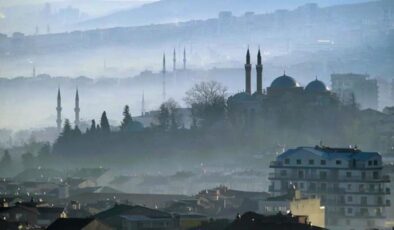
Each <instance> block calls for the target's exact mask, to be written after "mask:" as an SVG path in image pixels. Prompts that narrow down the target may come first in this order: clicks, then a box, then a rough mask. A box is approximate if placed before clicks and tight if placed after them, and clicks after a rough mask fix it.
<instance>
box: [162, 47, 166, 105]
mask: <svg viewBox="0 0 394 230" xmlns="http://www.w3.org/2000/svg"><path fill="white" fill-rule="evenodd" d="M162 74H163V102H164V101H165V100H166V54H165V53H164V54H163V70H162Z"/></svg>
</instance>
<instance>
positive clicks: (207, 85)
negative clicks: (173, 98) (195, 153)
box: [184, 81, 227, 126]
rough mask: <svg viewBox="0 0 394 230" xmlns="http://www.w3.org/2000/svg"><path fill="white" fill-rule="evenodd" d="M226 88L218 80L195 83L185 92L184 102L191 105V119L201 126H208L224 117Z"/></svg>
mask: <svg viewBox="0 0 394 230" xmlns="http://www.w3.org/2000/svg"><path fill="white" fill-rule="evenodd" d="M226 92H227V88H226V87H224V86H222V85H221V84H220V83H219V82H216V81H209V82H201V83H198V84H195V85H194V86H193V87H192V88H191V89H190V90H188V91H187V92H186V97H185V99H184V100H185V102H186V103H187V104H188V105H189V106H191V108H192V115H193V119H196V121H197V122H199V123H201V125H202V126H210V125H212V124H213V123H215V122H216V121H219V120H221V119H224V115H225V110H226Z"/></svg>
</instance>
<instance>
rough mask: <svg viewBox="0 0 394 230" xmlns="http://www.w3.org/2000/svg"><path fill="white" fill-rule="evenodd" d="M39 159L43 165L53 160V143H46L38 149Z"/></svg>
mask: <svg viewBox="0 0 394 230" xmlns="http://www.w3.org/2000/svg"><path fill="white" fill-rule="evenodd" d="M37 160H38V163H40V164H41V165H46V164H48V162H49V161H50V160H51V145H50V144H49V143H45V144H44V145H43V146H42V147H41V149H40V150H39V151H38V156H37Z"/></svg>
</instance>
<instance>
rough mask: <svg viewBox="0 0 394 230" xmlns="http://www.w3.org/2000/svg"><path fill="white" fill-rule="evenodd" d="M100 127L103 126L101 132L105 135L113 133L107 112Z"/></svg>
mask: <svg viewBox="0 0 394 230" xmlns="http://www.w3.org/2000/svg"><path fill="white" fill-rule="evenodd" d="M100 126H101V130H102V131H103V132H104V133H110V132H111V130H110V127H109V122H108V118H107V113H106V112H105V111H104V112H103V114H102V115H101V120H100Z"/></svg>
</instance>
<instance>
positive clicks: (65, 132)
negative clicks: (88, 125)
mask: <svg viewBox="0 0 394 230" xmlns="http://www.w3.org/2000/svg"><path fill="white" fill-rule="evenodd" d="M61 136H62V137H64V138H66V139H68V138H70V137H71V136H72V129H71V125H70V120H68V119H66V120H65V121H64V127H63V132H62V134H61Z"/></svg>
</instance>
